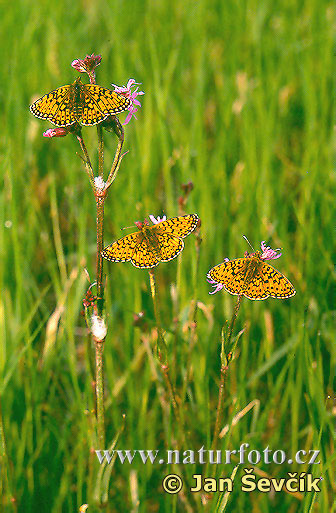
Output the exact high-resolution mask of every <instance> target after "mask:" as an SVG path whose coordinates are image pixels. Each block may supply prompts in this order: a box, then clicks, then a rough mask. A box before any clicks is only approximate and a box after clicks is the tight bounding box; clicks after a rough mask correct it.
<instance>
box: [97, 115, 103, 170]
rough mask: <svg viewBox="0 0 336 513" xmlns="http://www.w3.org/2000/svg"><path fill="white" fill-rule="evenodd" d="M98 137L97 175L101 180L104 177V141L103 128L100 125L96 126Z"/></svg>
mask: <svg viewBox="0 0 336 513" xmlns="http://www.w3.org/2000/svg"><path fill="white" fill-rule="evenodd" d="M97 135H98V174H99V176H101V177H102V178H103V177H104V139H103V128H102V126H101V125H100V124H98V125H97Z"/></svg>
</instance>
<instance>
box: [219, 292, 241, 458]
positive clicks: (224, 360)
mask: <svg viewBox="0 0 336 513" xmlns="http://www.w3.org/2000/svg"><path fill="white" fill-rule="evenodd" d="M242 298H243V296H238V299H237V303H236V305H235V308H234V310H233V314H232V317H231V321H230V324H229V326H228V328H227V333H225V330H224V328H223V329H222V348H221V355H220V357H221V369H220V383H219V391H218V402H217V414H216V422H215V429H214V436H213V441H212V449H213V450H214V451H215V450H216V448H217V443H218V438H219V431H220V426H221V421H222V414H223V403H224V383H225V374H226V372H227V370H228V365H229V363H230V360H231V358H232V348H231V338H232V333H233V328H234V325H235V322H236V319H237V315H238V310H239V307H240V305H241V300H242Z"/></svg>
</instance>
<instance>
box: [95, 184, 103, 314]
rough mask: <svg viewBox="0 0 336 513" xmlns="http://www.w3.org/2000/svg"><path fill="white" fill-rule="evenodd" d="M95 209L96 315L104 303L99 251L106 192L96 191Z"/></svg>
mask: <svg viewBox="0 0 336 513" xmlns="http://www.w3.org/2000/svg"><path fill="white" fill-rule="evenodd" d="M95 196H96V209H97V256H96V281H97V296H98V299H97V308H98V316H99V317H101V316H102V314H103V304H104V285H103V257H102V256H101V252H102V251H103V248H104V203H105V197H106V193H105V191H102V192H101V193H98V191H96V195H95Z"/></svg>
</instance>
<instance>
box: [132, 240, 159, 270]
mask: <svg viewBox="0 0 336 513" xmlns="http://www.w3.org/2000/svg"><path fill="white" fill-rule="evenodd" d="M131 262H132V264H133V265H134V267H138V268H139V269H151V268H152V267H156V266H157V265H158V264H159V262H160V257H159V255H158V254H157V251H155V252H154V251H153V249H152V248H150V247H149V245H148V242H147V241H146V240H145V239H144V240H143V241H142V242H140V244H138V245H137V246H136V248H135V250H134V253H133V255H132V258H131Z"/></svg>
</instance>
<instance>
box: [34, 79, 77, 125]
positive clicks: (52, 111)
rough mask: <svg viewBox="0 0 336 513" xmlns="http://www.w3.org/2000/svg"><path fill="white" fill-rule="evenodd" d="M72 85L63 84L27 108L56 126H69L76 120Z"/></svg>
mask: <svg viewBox="0 0 336 513" xmlns="http://www.w3.org/2000/svg"><path fill="white" fill-rule="evenodd" d="M72 87H73V86H72V85H65V86H62V87H59V88H58V89H55V91H51V92H50V93H47V94H45V95H44V96H42V98H39V99H38V100H36V102H34V103H33V104H32V105H31V106H30V107H29V108H30V111H31V112H32V114H34V116H36V117H37V118H40V119H47V120H48V121H50V122H51V123H53V124H54V125H56V126H69V125H73V124H74V123H75V122H76V118H75V111H74V105H73V100H72V98H73V95H72V94H71V88H72Z"/></svg>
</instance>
